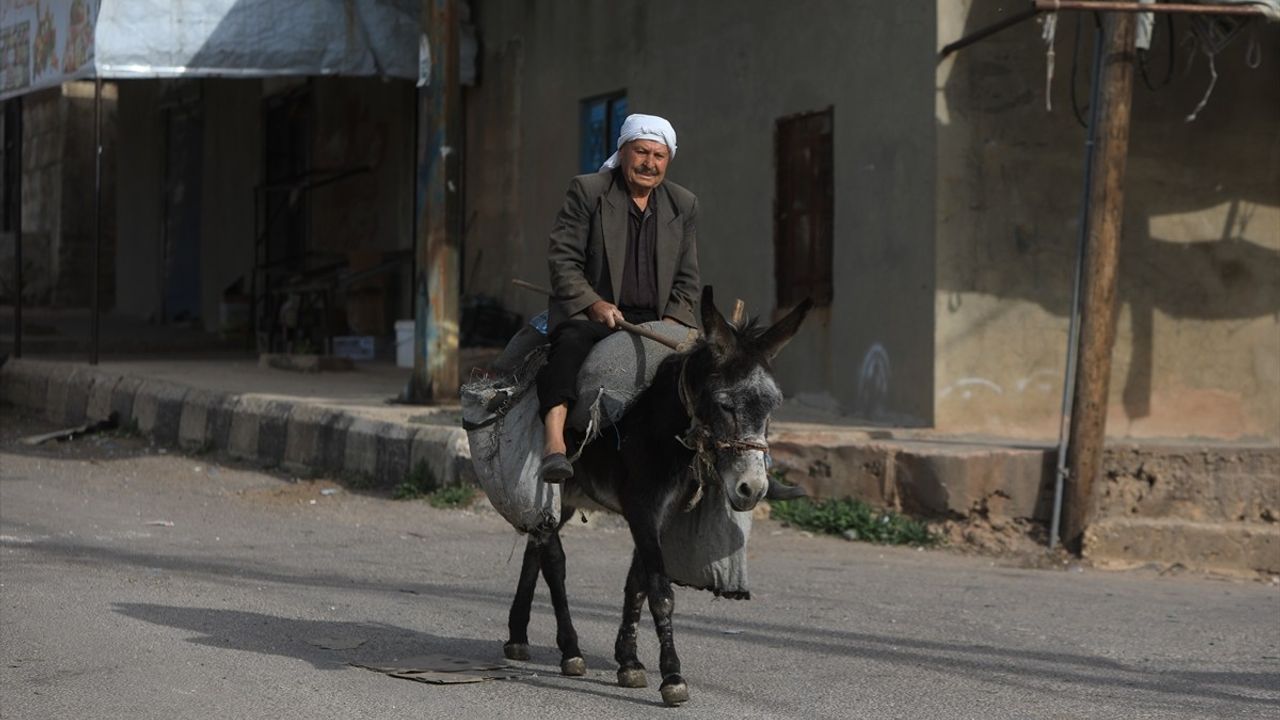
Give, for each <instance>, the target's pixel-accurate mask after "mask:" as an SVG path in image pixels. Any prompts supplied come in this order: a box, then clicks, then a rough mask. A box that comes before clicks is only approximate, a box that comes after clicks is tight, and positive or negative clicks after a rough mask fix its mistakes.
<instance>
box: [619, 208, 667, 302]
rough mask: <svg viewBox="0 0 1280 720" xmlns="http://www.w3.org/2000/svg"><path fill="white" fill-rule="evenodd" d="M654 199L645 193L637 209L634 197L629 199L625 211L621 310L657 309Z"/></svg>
mask: <svg viewBox="0 0 1280 720" xmlns="http://www.w3.org/2000/svg"><path fill="white" fill-rule="evenodd" d="M657 203H658V199H657V198H656V197H654V196H653V195H650V196H649V202H648V204H646V205H645V208H644V210H641V209H640V208H639V206H637V205H636V201H635V200H632V201H631V203H630V206H631V207H630V212H629V213H627V217H628V223H627V263H626V266H625V269H624V270H623V271H622V297H620V298H618V307H619V309H623V310H649V311H653V312H656V311H657V309H658V253H657V247H658V213H657V211H656V209H655V208H654V206H655V205H657Z"/></svg>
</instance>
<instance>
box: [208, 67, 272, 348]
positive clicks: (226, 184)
mask: <svg viewBox="0 0 1280 720" xmlns="http://www.w3.org/2000/svg"><path fill="white" fill-rule="evenodd" d="M201 84H202V88H201V93H202V98H203V102H202V105H203V112H204V161H203V168H204V177H203V182H202V183H201V188H202V195H201V204H202V208H201V226H202V237H201V241H200V295H201V299H200V305H201V315H202V320H203V322H204V327H205V329H206V330H211V331H212V330H217V329H218V304H219V303H220V302H221V301H222V293H223V291H224V290H225V289H226V288H227V286H228V285H230V284H232V283H233V282H235V281H236V280H237V279H238V278H241V277H244V278H245V287H246V288H247V287H248V282H249V273H250V271H252V270H253V262H254V258H253V210H254V206H253V190H254V188H255V187H256V186H257V185H258V183H259V182H261V179H262V167H263V159H262V83H261V82H259V81H257V80H203V81H201Z"/></svg>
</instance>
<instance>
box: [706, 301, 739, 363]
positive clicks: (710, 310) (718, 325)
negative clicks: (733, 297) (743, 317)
mask: <svg viewBox="0 0 1280 720" xmlns="http://www.w3.org/2000/svg"><path fill="white" fill-rule="evenodd" d="M711 295H712V293H711V286H710V285H707V286H704V287H703V288H702V332H703V334H704V335H706V337H707V345H708V346H709V347H710V348H711V355H712V356H713V357H714V358H715V359H716V360H717V361H720V360H723V359H724V358H726V357H728V356H729V353H731V352H733V347H734V344H735V343H736V342H737V340H736V336H735V335H734V334H733V328H731V327H729V322H728V321H727V320H725V319H724V315H721V314H720V311H719V310H717V309H716V303H715V300H714V299H712V297H711Z"/></svg>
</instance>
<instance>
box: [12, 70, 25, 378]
mask: <svg viewBox="0 0 1280 720" xmlns="http://www.w3.org/2000/svg"><path fill="white" fill-rule="evenodd" d="M10 102H12V103H13V104H14V112H13V116H12V117H11V118H10V119H11V120H13V124H14V126H15V127H14V129H13V134H14V136H15V137H16V138H17V139H16V140H14V143H13V147H12V148H10V149H9V151H10V152H12V153H14V155H16V159H15V160H13V161H12V162H13V163H14V165H16V166H17V172H15V173H14V176H13V181H14V185H15V186H16V187H15V188H14V190H13V194H14V196H15V199H14V202H13V204H14V206H16V207H10V208H9V210H10V211H11V212H13V213H14V217H13V264H14V273H13V274H14V285H15V287H14V293H13V294H14V298H13V356H14V357H16V358H20V357H22V114H23V107H22V96H21V95H19V96H18V97H16V98H14V99H13V100H11V101H10Z"/></svg>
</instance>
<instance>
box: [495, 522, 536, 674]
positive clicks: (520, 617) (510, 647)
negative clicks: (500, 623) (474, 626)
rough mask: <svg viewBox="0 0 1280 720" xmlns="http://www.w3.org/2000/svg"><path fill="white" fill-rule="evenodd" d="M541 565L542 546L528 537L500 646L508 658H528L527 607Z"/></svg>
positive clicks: (531, 598) (530, 601)
mask: <svg viewBox="0 0 1280 720" xmlns="http://www.w3.org/2000/svg"><path fill="white" fill-rule="evenodd" d="M541 566H542V548H540V547H538V545H537V544H536V543H535V542H534V540H533V538H532V537H530V538H529V539H528V540H526V541H525V544H524V561H523V562H522V563H521V565H520V584H519V585H517V586H516V597H515V600H512V601H511V613H510V614H509V615H508V616H507V632H508V633H509V634H508V636H507V637H508V638H509V639H508V640H507V642H506V644H505V645H503V646H502V654H503V655H506V656H507V659H508V660H528V659H529V608H530V607H531V606H532V605H533V591H534V589H535V588H537V586H538V570H539V569H541Z"/></svg>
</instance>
